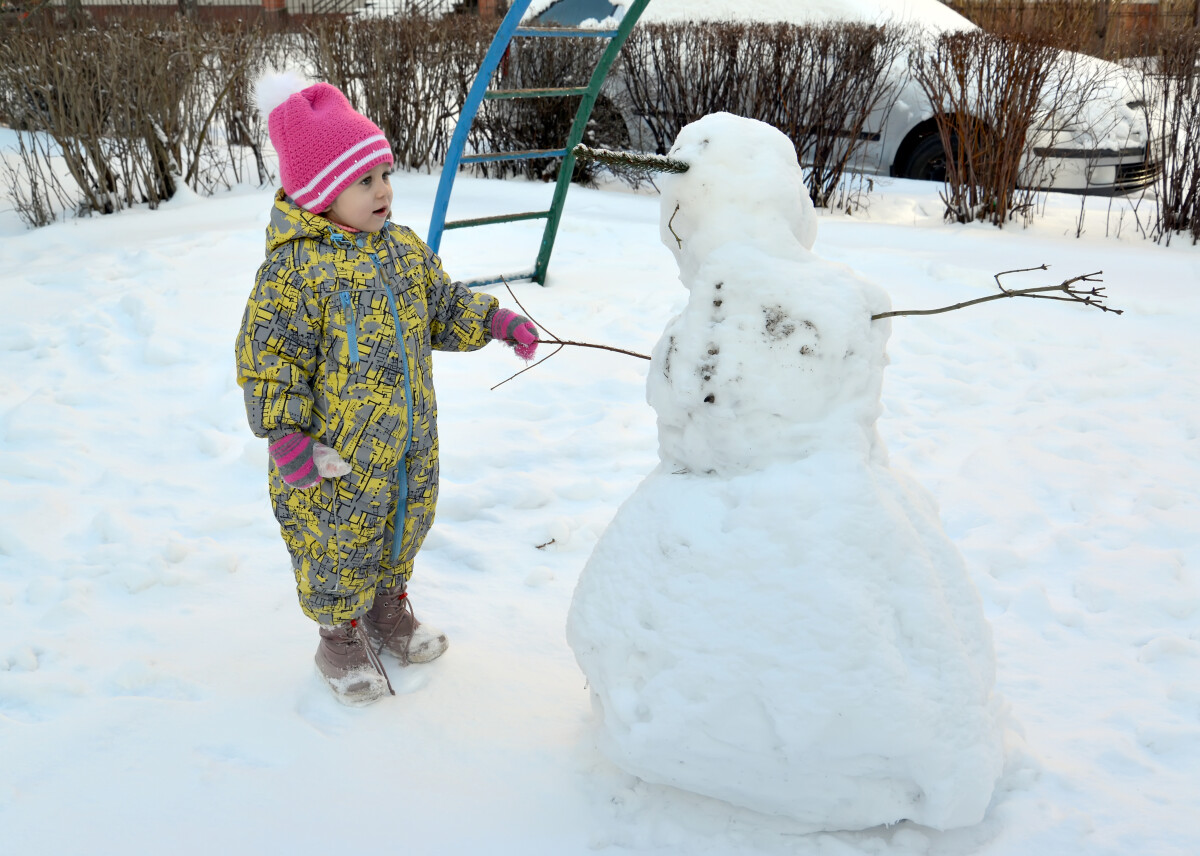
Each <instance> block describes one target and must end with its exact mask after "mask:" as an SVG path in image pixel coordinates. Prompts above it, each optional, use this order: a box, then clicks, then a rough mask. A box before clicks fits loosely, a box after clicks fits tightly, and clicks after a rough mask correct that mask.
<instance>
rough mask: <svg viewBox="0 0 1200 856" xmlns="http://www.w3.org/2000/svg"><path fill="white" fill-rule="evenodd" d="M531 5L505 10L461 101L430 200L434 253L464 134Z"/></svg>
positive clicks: (525, 0)
mask: <svg viewBox="0 0 1200 856" xmlns="http://www.w3.org/2000/svg"><path fill="white" fill-rule="evenodd" d="M531 2H533V0H513V4H512V5H511V6H509V7H508V14H506V15H505V16H504V20H503V21H501V22H500V29H499V30H497V31H496V35H495V37H494V38H493V39H492V43H491V45H490V46H489V47H488V49H487V53H486V54H484V57H483V64H482V65H480V66H479V73H478V74H477V75H475V81H474V82H473V83H472V84H471V89H470V91H469V92H468V93H467V100H466V101H464V102H463V106H462V111H461V112H460V113H459V114H458V124H456V125H455V126H454V136H452V137H451V138H450V147H449V149H448V150H447V151H446V162H445V163H444V164H443V165H442V177H441V179H440V180H439V181H438V189H437V196H436V197H434V200H433V213H432V215H430V218H429V233H428V235H427V236H426V238H425V243H427V244H428V245H429V248H430V249H431V250H433V251H434V252H435V253H436V252H437V251H438V247H440V246H441V243H442V231H443V227H444V225H445V223H446V210H447V209H448V208H449V207H450V191H451V190H453V189H454V177H455V176H456V175H457V174H458V165H459V163H460V161H461V160H462V153H463V149H464V148H466V145H467V134H468V133H469V132H470V130H471V123H472V122H473V121H474V120H475V114H476V113H477V112H479V105H480V104H482V103H483V97H484V94H485V93H486V92H487V88H488V84H489V83H490V82H491V79H492V75H493V74H494V73H495V71H496V68H497V67H498V66H499V65H500V60H501V59H503V58H504V52H505V51H506V50H508V44H509V42H511V41H512V37H513V33H515V32H516V30H517V26H518V25H519V24H520V23H521V18H523V17H524V15H525V10H527V9H528V8H529V4H530V3H531Z"/></svg>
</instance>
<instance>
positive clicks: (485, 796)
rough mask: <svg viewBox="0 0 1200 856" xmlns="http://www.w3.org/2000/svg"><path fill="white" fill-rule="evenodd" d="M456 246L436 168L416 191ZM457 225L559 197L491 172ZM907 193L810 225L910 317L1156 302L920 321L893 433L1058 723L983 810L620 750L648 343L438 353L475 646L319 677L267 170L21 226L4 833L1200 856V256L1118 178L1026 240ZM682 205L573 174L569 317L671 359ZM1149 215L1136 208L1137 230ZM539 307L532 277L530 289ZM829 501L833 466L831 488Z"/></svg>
mask: <svg viewBox="0 0 1200 856" xmlns="http://www.w3.org/2000/svg"><path fill="white" fill-rule="evenodd" d="M395 181H396V186H397V195H396V206H395V209H396V219H397V220H399V221H401V222H407V223H410V224H412V225H413V226H414V227H416V228H417V230H418V231H419V232H420V233H422V234H423V233H424V232H425V229H426V225H427V222H428V212H429V210H430V206H431V203H432V197H433V193H434V189H435V185H436V177H429V176H405V175H401V176H397V177H396V179H395ZM459 190H460V191H461V193H460V195H458V196H456V199H455V210H452V214H464V215H473V214H478V215H482V214H486V213H499V212H503V211H524V210H531V209H530V208H528V207H526V206H529V205H536V204H537V201H539V200H545V199H546V198H548V193H549V188H548V187H547V186H545V185H535V184H523V183H516V182H483V181H471V180H460V184H459ZM936 190H937V188H936V187H934V186H925V185H920V184H915V183H908V182H895V183H891V184H887V185H886V186H883V187H877V188H876V191H875V193H873V194H872V195H871V197H870V209H869V211H868V212H866V214H865V215H860V216H856V217H853V218H848V217H845V216H840V215H833V216H825V217H823V218H822V222H821V232H820V235H819V237H818V240H817V245H816V250H817V252H818V253H820V254H822V255H823V256H825V257H827V258H830V259H835V260H838V261H842V262H845V263H847V264H850V265H852V266H853V267H854V268H856V269H857V270H858V271H859V272H860V273H862V274H863V275H865V276H868V277H870V278H872V279H874V280H875V281H877V282H879V283H881V284H882V285H884V286H885V287H886V288H887V289H888V291H889V292H890V293H891V296H892V301H893V304H894V305H895V306H896V308H900V309H905V308H928V307H933V306H941V305H945V304H949V303H954V302H958V301H961V300H966V299H970V298H973V297H978V296H981V295H983V294H986V293H989V292H990V291H991V290H992V289H993V288H994V284H993V282H992V275H993V274H994V273H995V272H997V271H1001V270H1006V269H1011V268H1020V267H1031V266H1034V265H1039V264H1042V263H1048V264H1050V265H1052V268H1051V270H1050V272H1049V273H1045V274H1037V275H1026V276H1025V277H1024V278H1013V279H1010V280H1008V284H1010V285H1035V284H1049V283H1053V282H1057V281H1059V280H1061V279H1064V278H1066V277H1068V276H1071V275H1075V274H1081V273H1086V272H1090V271H1095V270H1101V269H1102V270H1103V271H1104V280H1105V282H1106V284H1107V285H1108V287H1109V291H1110V294H1111V302H1112V304H1113V305H1114V306H1115V307H1117V308H1121V309H1124V310H1126V311H1125V314H1124V315H1121V316H1115V315H1104V314H1101V313H1100V312H1098V311H1095V310H1089V309H1083V308H1080V307H1075V306H1067V305H1065V304H1059V303H1049V302H1034V301H1017V300H1012V301H1003V302H993V303H989V304H985V305H983V306H979V307H974V308H972V309H967V310H963V311H959V312H954V313H950V314H945V315H938V316H931V317H924V318H899V319H896V320H895V321H894V323H893V334H892V338H891V343H890V346H889V352H890V354H891V359H892V364H891V367H890V368H889V369H888V372H887V376H886V381H885V384H884V402H885V414H884V417H883V418H882V419H881V420H880V429H881V431H882V433H883V435H884V439H885V440H886V442H887V444H888V446H889V448H890V451H891V456H892V462H893V466H894V467H896V468H904V469H906V470H908V471H909V472H911V473H912V474H913V475H914V476H915V477H916V478H917V480H918V481H920V482H921V483H922V484H923V485H924V486H925V487H926V488H928V489H929V490H930V491H931V492H932V493H933V494H934V495H935V496H936V497H937V499H938V501H939V502H940V504H941V509H942V516H943V520H944V522H945V526H946V530H947V532H948V533H949V534H950V536H951V537H952V538H953V539H954V540H955V541H956V543H957V544H958V545H959V546H960V548H961V550H962V551H963V553H964V555H965V556H966V558H967V561H968V563H969V565H970V567H971V570H972V573H973V575H974V578H975V581H976V583H977V585H978V587H979V589H980V591H981V593H982V596H983V599H984V602H985V605H986V609H987V613H988V617H989V619H990V620H991V622H992V625H993V628H994V634H995V642H996V648H997V658H998V664H999V681H998V686H999V690H1000V692H1002V693H1003V695H1004V696H1005V698H1006V699H1007V701H1008V703H1009V705H1010V706H1011V709H1012V713H1013V716H1014V718H1015V720H1016V721H1017V722H1018V723H1020V724H1021V727H1022V728H1023V731H1024V734H1023V740H1014V742H1013V745H1012V746H1011V747H1010V758H1009V764H1008V769H1007V772H1006V774H1005V777H1004V778H1003V780H1002V781H1001V784H1000V787H999V789H998V791H997V793H996V795H995V798H994V801H993V804H992V807H991V808H990V810H989V812H988V816H987V819H986V820H985V821H984V822H983V823H982V824H980V825H979V826H977V827H974V828H970V829H965V830H959V831H955V832H948V833H938V832H934V831H931V830H928V829H922V828H920V827H914V826H910V825H909V824H900V825H898V826H896V827H892V828H890V829H877V830H872V831H868V832H861V833H832V834H817V835H802V834H799V833H798V832H797V830H796V829H795V828H794V827H792V826H791V825H790V824H789V823H788V822H786V821H783V820H780V819H776V818H771V817H765V816H762V815H757V814H754V813H752V812H748V811H745V810H740V809H735V808H733V807H731V806H728V805H726V804H723V803H720V802H716V801H711V800H707V799H704V798H700V797H696V796H692V795H689V794H687V793H684V792H681V791H675V790H671V789H669V788H662V787H652V786H647V785H644V784H641V783H639V782H637V781H636V780H634V779H632V778H630V777H628V776H625V775H623V774H622V773H620V772H619V771H617V770H616V769H614V768H613V767H612V766H611V765H610V764H609V763H608V762H606V761H605V760H604V759H603V758H602V757H600V756H599V755H598V754H597V753H596V751H595V749H594V748H593V746H592V743H591V732H590V731H589V725H590V720H591V712H590V709H589V703H588V694H587V691H586V689H585V687H584V681H583V676H582V674H581V673H580V672H579V670H578V668H577V667H576V665H575V663H574V660H573V657H572V655H571V652H570V650H569V649H568V647H567V645H566V642H565V640H564V634H563V624H564V620H565V616H566V611H567V606H568V604H569V602H570V598H571V594H572V590H573V586H574V582H575V579H576V576H577V574H578V573H579V570H580V569H581V567H582V566H583V564H584V562H585V561H586V560H587V558H588V555H589V553H590V550H591V548H592V545H593V544H594V543H595V541H596V538H597V536H598V534H599V533H600V532H601V531H602V530H603V529H604V527H605V525H606V524H607V522H608V521H609V520H610V519H611V518H612V517H613V515H614V513H615V511H616V509H617V506H618V505H619V504H620V503H621V501H622V500H623V499H624V498H625V497H626V496H628V495H629V494H630V493H631V491H632V490H633V488H634V487H635V485H636V484H637V483H638V482H639V480H640V479H641V478H642V476H643V475H645V474H646V473H648V472H649V471H650V470H651V468H652V467H653V465H654V464H655V462H656V460H657V456H656V433H655V426H654V414H653V411H651V410H650V408H649V407H648V406H647V405H646V404H645V399H644V384H645V371H646V367H647V364H646V363H645V362H643V361H641V360H637V359H633V358H630V357H626V356H620V355H616V354H610V353H603V352H598V351H584V350H581V349H571V350H569V351H564V352H563V353H561V354H559V355H558V356H556V357H555V358H554V359H553V360H551V361H549V362H548V363H546V364H545V365H542V366H540V367H538V368H536V369H534V370H533V371H531V372H529V373H528V374H525V375H523V376H521V377H520V378H517V379H516V380H513V381H511V382H509V383H507V384H505V385H504V386H501V387H500V388H499V389H496V390H494V391H492V390H490V387H492V386H493V385H495V384H496V383H498V382H500V381H502V380H504V379H505V378H506V377H508V375H509V374H510V373H512V372H513V371H515V370H516V369H517V368H519V367H520V366H519V363H518V362H517V361H516V360H515V358H514V357H513V356H512V355H511V354H510V353H508V352H507V351H505V350H503V349H501V348H499V347H489V348H487V349H485V350H484V351H482V352H479V353H476V354H467V355H458V354H454V355H439V356H438V358H437V385H438V393H439V398H440V405H441V407H440V413H441V422H440V425H441V435H442V478H443V486H442V500H441V504H440V508H439V515H438V523H437V524H436V525H435V527H434V531H433V534H432V535H431V536H430V538H429V541H428V542H427V546H426V548H425V550H424V551H423V553H422V554H421V557H420V558H419V560H418V576H417V577H416V579H415V581H414V584H413V587H412V591H413V597H414V601H415V603H416V605H417V607H418V614H419V615H421V616H424V617H425V618H427V619H429V620H430V621H432V622H433V623H436V624H438V625H440V626H441V627H442V628H444V629H445V630H446V631H447V633H448V634H449V636H450V639H451V648H450V650H449V652H448V653H447V655H446V656H445V657H444V658H442V659H441V660H440V661H438V662H436V663H434V664H431V665H428V666H414V667H411V668H410V669H408V670H406V671H404V672H401V671H400V670H399V669H394V670H393V681H394V682H395V683H396V684H397V688H398V690H399V692H400V695H399V696H398V697H397V698H395V699H385V700H384V701H383V702H381V703H379V704H377V705H375V706H373V707H371V708H368V709H363V710H357V709H348V708H345V707H342V706H341V705H339V704H338V703H337V702H336V701H334V700H333V699H332V698H331V697H330V695H329V694H328V692H327V690H326V689H325V688H324V687H323V686H322V685H321V684H319V682H318V679H317V678H316V676H315V674H314V672H313V668H312V663H311V656H312V651H313V649H314V647H315V644H316V633H315V629H314V627H313V626H312V625H311V624H310V623H309V622H308V620H307V619H305V618H304V617H303V616H302V615H301V613H300V612H299V609H298V608H297V606H296V604H295V595H294V592H293V587H292V579H291V572H290V570H289V567H288V562H287V556H286V553H285V551H284V548H283V546H282V542H281V541H280V540H279V538H278V534H277V529H276V526H275V524H274V521H273V519H272V518H271V514H270V511H269V508H268V504H267V496H266V481H265V478H264V472H265V468H266V449H265V445H264V443H263V442H262V441H259V440H256V439H254V438H253V437H252V436H251V435H250V433H249V431H248V430H247V429H246V425H245V418H244V415H243V409H242V400H241V394H240V391H239V390H238V389H237V388H236V386H235V384H234V374H233V339H234V334H235V332H236V329H237V326H238V323H239V321H240V318H241V313H242V308H243V305H244V301H245V299H246V296H247V294H248V291H249V288H250V283H251V277H252V275H253V272H254V269H255V267H256V266H257V264H258V262H259V260H260V259H261V255H262V229H263V226H264V225H265V223H266V215H267V210H268V207H269V204H270V196H271V193H270V191H269V190H261V191H260V190H243V191H240V192H236V193H232V194H229V195H225V196H222V197H219V198H215V199H209V200H197V199H182V200H177V201H175V202H173V203H171V204H170V205H168V206H166V207H165V208H164V209H163V210H160V211H157V212H150V211H144V210H139V211H133V212H128V213H125V214H122V215H119V216H115V217H109V218H95V219H90V220H82V221H76V222H70V223H65V224H61V225H57V226H54V227H51V228H47V229H43V230H39V231H36V232H26V231H23V230H22V228H21V227H20V224H19V223H18V222H17V220H16V218H15V215H13V214H12V213H11V212H2V213H0V236H2V238H0V270H4V271H5V280H4V295H5V317H6V319H7V320H6V321H5V323H4V325H3V327H2V328H0V615H2V616H3V621H2V622H0V759H2V761H0V852H3V853H28V854H80V853H87V854H118V853H119V854H126V853H130V852H149V853H178V854H210V853H251V852H260V853H291V854H317V853H326V852H329V851H330V850H332V849H335V848H339V847H342V846H350V847H354V848H359V847H364V846H365V847H369V848H371V849H375V848H382V849H381V852H397V853H400V852H403V853H413V854H426V853H429V854H432V853H450V854H476V853H494V854H510V853H511V854H523V856H524V854H546V856H568V854H583V853H588V852H592V851H596V850H599V851H602V852H605V851H607V852H613V853H621V852H631V853H663V854H668V853H669V854H680V856H685V854H686V856H691V854H733V853H738V854H746V853H754V854H760V853H761V854H820V856H842V854H859V853H862V854H892V855H893V856H917V855H918V854H946V856H951V854H953V856H959V855H960V854H975V853H979V854H987V856H1030V854H1034V856H1059V854H1087V855H1088V856H1128V854H1134V853H1136V854H1139V856H1192V854H1195V853H1196V852H1197V851H1198V850H1200V773H1198V771H1200V630H1198V629H1197V627H1198V619H1200V582H1198V574H1200V503H1198V500H1197V493H1196V485H1197V484H1200V381H1198V380H1197V378H1198V377H1200V359H1198V354H1197V345H1196V338H1195V329H1194V327H1195V318H1196V317H1197V314H1198V312H1200V290H1198V288H1197V286H1198V284H1200V252H1198V251H1197V250H1196V249H1195V248H1193V247H1190V246H1187V245H1186V244H1185V243H1184V242H1177V243H1176V245H1175V246H1173V247H1171V248H1170V249H1164V248H1162V247H1158V246H1155V245H1152V244H1150V243H1147V242H1145V241H1142V240H1141V239H1139V238H1137V237H1134V236H1133V230H1132V228H1131V226H1130V222H1129V220H1128V218H1127V219H1126V220H1125V221H1124V223H1123V224H1122V231H1123V235H1122V237H1120V238H1119V239H1118V238H1113V237H1107V238H1106V237H1105V236H1104V231H1105V214H1106V211H1105V206H1106V203H1104V202H1099V201H1097V202H1095V203H1093V204H1094V206H1095V209H1094V210H1092V211H1090V212H1089V214H1088V219H1087V221H1086V226H1087V229H1088V233H1087V234H1085V236H1084V237H1083V239H1080V240H1077V239H1075V238H1074V236H1073V235H1074V231H1075V221H1076V217H1077V216H1078V201H1077V200H1075V199H1073V198H1069V197H1067V198H1062V199H1055V200H1052V201H1051V203H1050V210H1049V212H1048V215H1047V217H1046V218H1045V219H1043V220H1042V221H1040V222H1039V224H1038V225H1037V226H1035V227H1034V228H1033V229H1031V230H1027V231H1022V230H1020V229H1012V230H1005V231H999V230H996V229H994V228H991V227H987V226H973V227H951V226H946V225H943V224H942V223H941V221H940V207H939V204H938V202H937V199H936ZM657 205H658V202H657V198H656V197H654V196H651V195H639V194H630V193H622V192H617V191H607V192H599V191H588V190H580V189H574V190H572V192H571V197H570V199H569V202H568V208H567V212H566V216H565V218H564V221H563V227H562V230H561V232H560V237H559V243H558V247H557V250H556V254H555V257H554V261H553V264H552V267H551V283H550V284H551V286H552V287H551V288H547V289H542V288H540V287H538V286H535V285H531V284H528V283H524V284H520V285H518V286H516V287H515V290H516V292H517V294H518V296H519V298H520V299H521V302H522V303H523V304H524V305H525V307H526V309H527V310H528V311H529V312H530V313H532V314H533V315H534V316H535V317H536V318H537V319H538V320H539V321H541V322H543V323H544V324H546V325H547V326H548V327H549V328H550V329H552V330H553V331H554V332H555V333H557V334H558V335H560V336H561V337H563V338H573V339H581V340H587V341H595V342H602V343H607V344H611V345H615V346H620V347H625V348H630V349H633V350H636V351H641V352H643V353H648V352H649V350H650V348H651V347H652V346H653V344H654V342H655V341H656V339H657V338H658V336H659V334H660V333H661V331H662V329H663V326H664V325H665V323H666V322H667V320H668V318H669V317H670V316H671V315H672V314H673V312H674V311H676V310H677V309H678V307H679V306H681V305H682V303H683V300H684V291H683V288H682V287H681V286H680V285H679V283H678V280H677V272H676V269H675V265H674V261H673V260H672V258H671V256H670V254H669V253H668V251H667V250H666V249H665V248H664V247H662V246H661V245H660V244H659V243H658V237H657V235H658V227H657V222H658V210H657ZM1113 223H1114V224H1115V220H1114V221H1113ZM539 230H540V226H538V225H536V224H518V225H513V226H509V227H503V228H498V229H495V230H492V231H485V230H472V232H471V233H470V234H466V233H461V232H460V233H451V234H450V235H449V236H448V239H447V242H446V244H445V245H444V247H443V254H444V256H445V258H446V264H447V267H448V268H449V269H450V271H451V273H452V274H453V275H456V276H467V275H474V274H479V273H487V272H492V271H502V270H513V269H518V268H521V267H525V266H528V264H529V263H530V262H532V258H533V255H534V253H535V251H536V245H537V240H538V235H539V234H540V232H539ZM500 293H501V295H502V297H503V298H504V302H505V303H506V304H509V305H512V304H511V300H510V299H509V298H508V296H507V294H504V293H503V292H502V291H501V292H500ZM818 488H819V486H814V489H818Z"/></svg>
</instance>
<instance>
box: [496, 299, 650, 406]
mask: <svg viewBox="0 0 1200 856" xmlns="http://www.w3.org/2000/svg"><path fill="white" fill-rule="evenodd" d="M501 281H502V282H504V287H505V288H507V289H508V293H509V294H510V295H511V296H512V299H513V302H514V303H516V304H517V306H519V307H520V309H521V311H522V312H524V313H525V317H526V318H528V319H529V320H530V321H532V322H533V324H534V325H535V326H537V327H538V328H539V329H541V330H543V331H544V332H545V333H546V335H547V336H549V337H550V338H548V339H541V340H539V341H540V344H545V345H558V347H557V348H555V349H554V350H553V351H551V352H550V353H548V354H546V356H544V357H542V358H541V359H540V360H538V361H537V362H536V363H532V364H531V365H528V366H526V367H525V368H523V369H521V370H520V371H519V372H516V373H515V374H511V375H509V376H508V377H506V378H505V379H504V380H502V381H500V383H498V384H496V386H493V387H492V389H496V387H500V386H504V384H506V383H508V382H509V381H510V380H512V379H513V378H515V377H516V376H517V375H522V374H525V372H527V371H529V370H530V369H532V368H536V367H538V366H540V365H541V364H542V363H544V362H546V360H548V359H550V358H551V357H553V356H554V355H555V354H557V353H558V352H559V351H561V350H562V349H563V348H564V347H565V346H567V345H574V346H575V347H577V348H598V349H600V350H602V351H615V352H616V353H618V354H627V355H629V356H631V357H638V358H639V359H643V360H648V359H650V357H649V356H647V355H646V354H639V353H638V352H637V351H627V350H625V349H624V348H614V347H612V346H610V345H596V344H592V343H591V342H572V341H570V340H568V339H560V338H558V336H556V335H554V334H553V333H551V332H550V331H549V330H547V329H546V327H545V326H543V325H542V323H541V322H540V321H538V320H537V319H536V318H534V317H533V316H532V315H530V314H529V310H528V309H526V308H525V306H524V305H523V304H522V303H521V301H520V300H518V299H517V295H515V294H513V290H512V287H511V286H509V284H508V281H507V280H504V279H503V278H502V279H501Z"/></svg>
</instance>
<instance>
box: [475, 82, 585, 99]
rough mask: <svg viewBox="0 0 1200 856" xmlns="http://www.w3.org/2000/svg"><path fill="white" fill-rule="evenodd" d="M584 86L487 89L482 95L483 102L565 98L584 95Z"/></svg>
mask: <svg viewBox="0 0 1200 856" xmlns="http://www.w3.org/2000/svg"><path fill="white" fill-rule="evenodd" d="M587 91H588V88H587V87H586V86H560V87H557V88H554V89H489V90H488V91H487V92H485V93H484V94H483V98H484V100H485V101H496V100H498V99H501V98H566V97H568V96H571V95H586V94H587Z"/></svg>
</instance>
